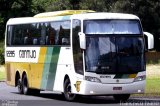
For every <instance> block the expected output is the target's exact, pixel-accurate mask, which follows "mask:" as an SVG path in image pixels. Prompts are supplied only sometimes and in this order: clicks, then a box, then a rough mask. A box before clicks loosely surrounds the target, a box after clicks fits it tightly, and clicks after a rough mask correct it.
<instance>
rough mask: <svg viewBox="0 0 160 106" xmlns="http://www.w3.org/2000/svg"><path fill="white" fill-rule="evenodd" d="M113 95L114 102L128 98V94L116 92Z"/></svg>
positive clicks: (124, 100)
mask: <svg viewBox="0 0 160 106" xmlns="http://www.w3.org/2000/svg"><path fill="white" fill-rule="evenodd" d="M113 97H114V99H115V101H116V102H126V101H127V100H128V99H129V97H130V94H117V95H113Z"/></svg>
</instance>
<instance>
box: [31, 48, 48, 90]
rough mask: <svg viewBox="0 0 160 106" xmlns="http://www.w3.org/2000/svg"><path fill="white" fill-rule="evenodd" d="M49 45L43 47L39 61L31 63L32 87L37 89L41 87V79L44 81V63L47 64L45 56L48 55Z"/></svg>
mask: <svg viewBox="0 0 160 106" xmlns="http://www.w3.org/2000/svg"><path fill="white" fill-rule="evenodd" d="M46 51H47V47H41V48H40V53H39V58H38V63H32V64H31V72H30V74H31V77H30V79H29V80H31V81H30V82H31V87H32V88H36V89H41V81H42V74H43V71H44V69H43V68H44V64H45V57H46Z"/></svg>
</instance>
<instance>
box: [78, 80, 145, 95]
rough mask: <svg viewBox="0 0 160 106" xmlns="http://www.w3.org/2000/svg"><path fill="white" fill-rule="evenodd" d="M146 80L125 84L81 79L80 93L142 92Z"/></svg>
mask: <svg viewBox="0 0 160 106" xmlns="http://www.w3.org/2000/svg"><path fill="white" fill-rule="evenodd" d="M145 83H146V81H145V80H143V81H138V82H133V83H125V84H102V83H96V82H90V81H82V83H81V85H80V91H79V92H77V94H81V95H112V94H137V93H144V90H145Z"/></svg>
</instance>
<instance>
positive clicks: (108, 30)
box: [84, 20, 141, 34]
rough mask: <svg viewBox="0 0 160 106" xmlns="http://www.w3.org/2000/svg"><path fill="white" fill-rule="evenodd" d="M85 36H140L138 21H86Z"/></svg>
mask: <svg viewBox="0 0 160 106" xmlns="http://www.w3.org/2000/svg"><path fill="white" fill-rule="evenodd" d="M84 29H85V30H84V32H85V34H140V33H141V29H140V24H139V21H138V20H86V21H84Z"/></svg>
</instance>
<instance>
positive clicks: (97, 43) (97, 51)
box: [84, 20, 145, 74]
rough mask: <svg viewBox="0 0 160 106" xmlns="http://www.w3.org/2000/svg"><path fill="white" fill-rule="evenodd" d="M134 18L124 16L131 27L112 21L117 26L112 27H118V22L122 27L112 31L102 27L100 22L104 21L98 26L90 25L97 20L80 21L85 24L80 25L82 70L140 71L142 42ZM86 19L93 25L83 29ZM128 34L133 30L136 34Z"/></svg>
mask: <svg viewBox="0 0 160 106" xmlns="http://www.w3.org/2000/svg"><path fill="white" fill-rule="evenodd" d="M123 21H124V20H123ZM92 22H93V21H92ZM103 22H104V21H103ZM106 22H108V21H106ZM114 22H115V20H114ZM118 22H120V23H121V22H122V21H119V20H118ZM136 22H137V21H133V22H131V23H130V22H129V21H128V20H127V22H124V23H125V24H126V26H127V25H128V26H129V25H131V26H130V27H132V28H130V27H129V28H124V27H123V26H121V24H120V25H118V24H116V25H117V26H116V25H113V26H115V28H118V27H119V28H120V26H121V27H122V28H120V29H119V30H114V31H113V32H112V33H114V34H111V32H109V31H110V30H108V29H107V27H106V30H105V29H104V28H103V25H104V24H106V23H102V27H100V26H99V27H100V28H99V27H98V26H94V25H97V24H92V23H91V21H90V22H89V21H87V23H85V24H84V25H85V28H86V29H84V30H85V34H86V50H85V62H86V64H85V65H86V66H85V67H86V71H87V72H96V73H100V74H103V73H105V74H115V73H137V72H140V71H144V70H145V64H144V46H143V43H144V42H143V37H142V34H141V31H140V28H139V24H138V23H136ZM88 23H89V24H92V28H93V29H90V30H88V29H87V28H88V27H87V26H88V25H87V24H88ZM93 23H96V22H93ZM127 23H128V24H127ZM129 23H130V24H129ZM98 25H100V23H99V24H98ZM108 26H109V25H108ZM124 26H125V25H124ZM94 28H95V29H94ZM96 28H98V29H96ZM123 28H124V29H123ZM113 29H114V28H113ZM108 33H109V35H108ZM132 34H137V36H133V35H132ZM111 35H113V36H111ZM119 35H121V36H119ZM130 35H132V36H130Z"/></svg>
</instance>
